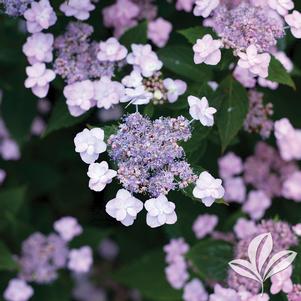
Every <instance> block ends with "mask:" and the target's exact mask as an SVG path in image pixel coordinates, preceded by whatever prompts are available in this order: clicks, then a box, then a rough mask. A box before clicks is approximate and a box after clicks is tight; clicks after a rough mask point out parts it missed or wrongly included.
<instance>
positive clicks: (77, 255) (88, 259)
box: [68, 246, 93, 273]
mask: <svg viewBox="0 0 301 301" xmlns="http://www.w3.org/2000/svg"><path fill="white" fill-rule="evenodd" d="M92 264H93V253H92V249H91V248H90V247H89V246H83V247H81V248H80V249H72V250H70V252H69V256H68V268H69V269H70V270H71V271H73V272H75V273H87V272H89V271H90V269H91V266H92Z"/></svg>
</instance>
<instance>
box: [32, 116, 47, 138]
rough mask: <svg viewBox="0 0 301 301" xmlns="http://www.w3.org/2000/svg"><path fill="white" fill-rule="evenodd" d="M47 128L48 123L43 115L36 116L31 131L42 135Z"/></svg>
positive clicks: (33, 133)
mask: <svg viewBox="0 0 301 301" xmlns="http://www.w3.org/2000/svg"><path fill="white" fill-rule="evenodd" d="M45 128H46V123H45V121H44V120H43V119H42V118H41V117H36V118H35V119H34V120H33V122H32V124H31V129H30V132H31V134H32V135H36V136H40V135H41V134H42V133H43V132H44V131H45Z"/></svg>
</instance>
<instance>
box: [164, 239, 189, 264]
mask: <svg viewBox="0 0 301 301" xmlns="http://www.w3.org/2000/svg"><path fill="white" fill-rule="evenodd" d="M188 250H189V245H188V244H187V243H186V242H185V240H184V238H177V239H171V240H170V242H169V244H167V245H165V246H164V252H165V253H166V258H165V260H166V262H167V263H169V264H171V263H174V262H176V261H178V260H182V258H183V256H184V255H185V254H186V253H187V252H188Z"/></svg>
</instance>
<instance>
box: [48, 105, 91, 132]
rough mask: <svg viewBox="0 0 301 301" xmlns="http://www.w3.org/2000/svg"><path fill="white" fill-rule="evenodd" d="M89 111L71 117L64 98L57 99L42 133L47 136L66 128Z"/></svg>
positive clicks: (81, 118)
mask: <svg viewBox="0 0 301 301" xmlns="http://www.w3.org/2000/svg"><path fill="white" fill-rule="evenodd" d="M89 114H90V113H89V112H87V113H85V114H83V115H81V116H79V117H73V116H71V115H70V112H69V110H68V108H67V105H66V102H65V101H64V99H59V100H58V101H57V102H56V104H55V105H54V108H53V110H52V113H51V116H50V118H49V122H48V126H47V128H46V130H45V132H44V134H43V137H46V136H48V135H49V134H50V133H52V132H54V131H57V130H60V129H63V128H68V127H71V126H73V125H76V124H78V123H81V122H82V121H84V120H85V119H86V118H88V116H89Z"/></svg>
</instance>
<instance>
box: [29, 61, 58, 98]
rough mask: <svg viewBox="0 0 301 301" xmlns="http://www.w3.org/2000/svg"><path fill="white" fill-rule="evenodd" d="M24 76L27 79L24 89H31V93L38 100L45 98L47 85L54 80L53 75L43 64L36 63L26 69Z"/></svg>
mask: <svg viewBox="0 0 301 301" xmlns="http://www.w3.org/2000/svg"><path fill="white" fill-rule="evenodd" d="M26 74H27V76H28V77H27V79H26V80H25V87H26V88H31V90H32V93H33V94H34V95H36V96H38V97H39V98H43V97H45V96H46V95H47V93H48V90H49V83H50V82H51V81H53V80H54V79H55V73H54V72H53V71H52V70H50V69H47V68H46V65H45V64H44V63H36V64H34V65H32V66H29V67H26Z"/></svg>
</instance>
